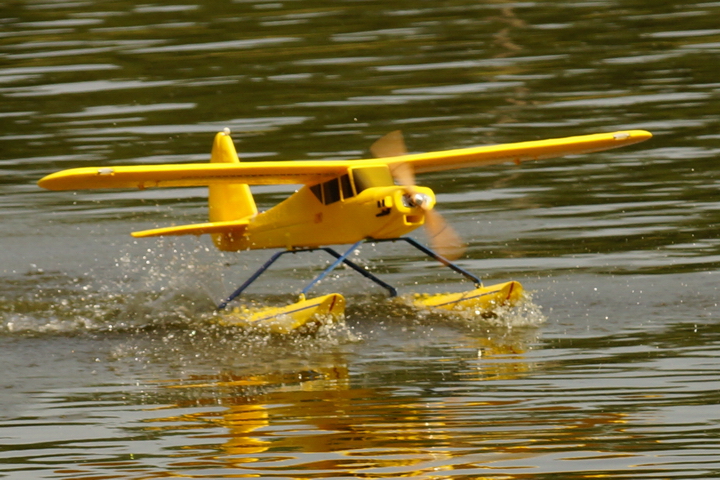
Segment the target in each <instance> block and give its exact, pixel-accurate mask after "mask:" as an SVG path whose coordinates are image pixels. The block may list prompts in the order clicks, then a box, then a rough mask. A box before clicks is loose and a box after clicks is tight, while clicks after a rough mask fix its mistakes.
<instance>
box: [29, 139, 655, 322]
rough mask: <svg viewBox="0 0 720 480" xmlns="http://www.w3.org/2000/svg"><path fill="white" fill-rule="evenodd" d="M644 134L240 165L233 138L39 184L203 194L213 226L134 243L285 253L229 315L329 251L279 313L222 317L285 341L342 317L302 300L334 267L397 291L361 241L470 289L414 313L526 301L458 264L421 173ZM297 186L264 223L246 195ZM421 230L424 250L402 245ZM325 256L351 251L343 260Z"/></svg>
mask: <svg viewBox="0 0 720 480" xmlns="http://www.w3.org/2000/svg"><path fill="white" fill-rule="evenodd" d="M651 137H652V135H651V134H650V133H649V132H646V131H643V130H629V131H618V132H612V133H600V134H593V135H582V136H575V137H566V138H559V139H550V140H539V141H528V142H520V143H512V144H501V145H491V146H480V147H473V148H463V149H457V150H448V151H441V152H430V153H422V154H408V153H407V151H406V148H405V144H404V141H403V140H402V134H401V133H400V132H392V133H390V134H388V135H386V136H385V137H382V138H381V139H379V140H378V141H377V142H375V143H374V144H373V145H372V147H371V149H370V150H371V152H372V154H373V155H374V156H375V157H376V158H372V159H365V160H312V161H261V162H247V161H244V162H241V161H240V159H239V158H238V154H237V152H236V150H235V146H234V143H233V141H232V138H231V137H230V131H229V130H228V129H225V130H224V131H223V132H219V133H218V134H217V135H216V136H215V139H214V142H213V146H212V153H211V155H210V162H209V163H191V164H172V165H144V166H105V167H84V168H74V169H70V170H64V171H60V172H57V173H53V174H50V175H48V176H46V177H44V178H43V179H41V180H40V181H39V182H38V184H39V185H40V186H41V187H43V188H46V189H49V190H76V189H105V188H131V189H140V190H143V189H146V188H155V187H196V186H208V187H209V222H206V223H199V224H193V225H183V226H172V227H163V228H157V229H152V230H145V231H140V232H134V233H132V235H133V236H134V237H138V238H145V237H158V236H165V235H203V234H209V235H211V236H212V239H213V242H214V244H215V246H216V247H217V248H218V249H220V250H222V251H231V252H236V251H242V250H253V249H270V248H272V249H280V250H279V251H278V252H276V253H275V254H274V255H272V256H271V257H270V259H269V260H268V261H267V262H266V263H265V264H264V265H263V266H262V267H260V269H258V270H257V271H256V272H255V273H254V274H253V275H251V276H250V278H248V280H247V281H246V282H245V283H243V284H242V285H241V286H240V287H239V288H237V289H236V290H235V291H234V292H233V293H232V294H231V295H229V296H228V297H227V299H226V300H225V301H223V302H222V303H221V304H220V305H219V306H218V310H226V309H227V307H228V305H229V304H230V303H231V302H233V301H234V300H235V299H237V298H238V297H239V296H240V295H241V294H242V293H243V292H244V291H245V290H246V289H247V287H249V286H250V285H251V284H252V283H253V282H254V281H255V280H257V278H258V277H259V276H260V275H261V274H262V273H263V272H265V271H266V270H267V269H268V268H269V267H270V266H271V265H272V264H273V263H274V262H275V261H276V260H277V259H278V258H280V257H281V256H282V255H284V254H287V253H300V252H308V251H324V252H326V253H328V254H329V255H331V256H332V257H333V258H334V261H333V262H332V263H331V264H330V265H329V266H328V267H327V268H326V269H325V270H323V271H322V272H321V273H320V274H319V275H318V276H317V277H315V278H314V279H312V281H311V282H310V283H309V284H308V285H307V286H306V287H305V288H304V289H303V290H302V291H301V292H300V294H299V298H298V300H297V301H295V302H293V303H291V304H290V305H286V306H281V307H277V306H267V307H260V308H245V307H242V308H241V307H237V308H235V309H233V310H232V311H231V312H228V313H227V314H225V315H223V316H222V318H223V319H224V320H223V321H224V322H225V323H227V324H237V325H243V326H252V327H259V328H262V329H265V330H268V331H271V332H277V333H288V332H292V331H295V330H297V329H301V330H302V329H305V330H309V329H312V327H313V326H316V325H318V324H319V322H326V321H328V319H329V321H334V320H335V319H338V318H341V317H342V316H343V314H344V311H345V299H344V297H343V296H342V295H341V294H339V293H332V294H329V295H322V296H318V297H308V293H309V291H310V290H311V289H312V288H313V287H314V286H315V285H316V284H317V283H318V282H319V281H321V280H322V279H324V278H325V277H326V276H327V275H328V274H329V273H331V272H332V271H333V270H334V269H335V268H337V267H338V266H340V265H345V266H346V267H348V268H350V269H352V270H354V271H356V272H358V273H359V274H361V275H363V276H364V277H365V278H367V279H369V280H371V281H373V282H375V283H377V284H378V285H380V286H381V287H383V288H384V289H386V290H387V292H388V294H389V296H390V297H394V296H396V295H397V290H396V289H395V287H393V286H392V285H389V284H388V283H386V282H385V281H383V280H382V279H380V278H379V277H377V276H376V275H375V274H373V273H372V272H371V271H369V270H368V269H366V268H363V267H361V266H359V265H358V264H356V263H355V262H353V261H351V260H350V259H349V258H348V257H349V256H350V254H351V253H353V252H354V251H356V250H357V249H358V248H359V247H360V246H361V245H362V243H363V242H367V241H371V242H376V243H377V242H386V241H392V242H396V241H404V242H407V243H409V244H410V245H412V246H413V247H415V248H417V249H418V250H420V251H421V252H423V253H424V254H426V255H428V256H430V257H431V258H433V259H435V260H437V261H438V262H440V263H441V264H442V265H445V266H447V267H449V268H451V269H452V270H454V271H455V272H457V273H459V274H461V275H463V276H465V277H466V278H467V279H469V280H470V281H471V282H472V283H473V284H474V288H473V289H472V290H470V291H466V292H461V293H450V294H434V295H416V297H415V300H414V305H415V306H416V307H418V308H429V309H445V310H456V309H465V310H468V309H470V310H472V311H477V312H488V311H492V310H493V309H495V308H497V307H498V306H501V305H512V304H514V303H515V302H517V301H518V300H519V299H520V298H521V296H522V286H521V285H520V283H519V282H516V281H509V282H506V283H501V284H498V285H492V286H484V285H483V284H482V282H481V280H480V279H479V278H478V277H477V276H475V275H474V274H472V273H470V272H468V271H467V270H465V269H463V268H461V267H460V266H459V265H457V264H455V263H453V260H456V259H458V258H460V257H461V256H462V255H463V253H464V245H463V243H462V241H461V240H460V238H459V237H458V235H457V234H456V233H455V231H454V230H453V229H452V228H451V227H450V226H449V225H448V224H447V223H446V222H445V221H444V220H443V219H442V217H441V216H440V214H438V213H437V211H436V210H435V205H436V198H435V194H434V193H433V191H432V190H431V189H429V188H427V187H422V186H418V185H416V182H415V174H416V173H430V172H437V171H442V170H449V169H461V168H472V167H483V166H487V165H493V164H499V163H504V162H515V163H517V164H519V163H521V162H524V161H527V160H540V159H548V158H552V157H560V156H565V155H577V154H586V153H592V152H598V151H602V150H608V149H612V148H618V147H622V146H626V145H631V144H635V143H638V142H642V141H644V140H647V139H649V138H651ZM271 184H296V185H300V184H302V185H303V187H302V188H300V189H299V190H297V191H296V192H295V193H293V194H292V195H290V196H289V197H288V198H287V199H285V200H284V201H282V202H280V203H279V204H277V205H275V206H273V207H272V208H270V209H268V210H267V211H264V212H259V211H258V209H257V207H256V205H255V201H254V199H253V196H252V193H251V191H250V187H249V186H250V185H271ZM423 225H424V226H425V228H426V229H427V233H428V237H429V239H430V245H431V248H429V247H426V246H424V245H422V244H420V243H419V242H417V241H416V240H414V239H413V238H411V237H407V236H406V235H407V234H408V233H410V232H412V231H413V230H415V229H417V228H419V227H421V226H423ZM332 245H350V247H349V248H348V249H347V250H345V251H344V252H342V253H340V252H338V251H337V250H335V249H334V248H331V246H332Z"/></svg>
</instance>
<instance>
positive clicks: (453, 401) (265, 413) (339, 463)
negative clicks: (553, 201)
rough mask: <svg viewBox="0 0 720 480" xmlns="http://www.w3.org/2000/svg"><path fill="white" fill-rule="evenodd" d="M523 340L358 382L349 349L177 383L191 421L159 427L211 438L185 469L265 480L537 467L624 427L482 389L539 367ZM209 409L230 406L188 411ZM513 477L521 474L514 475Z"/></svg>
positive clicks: (617, 416) (619, 419)
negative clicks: (270, 368) (544, 458)
mask: <svg viewBox="0 0 720 480" xmlns="http://www.w3.org/2000/svg"><path fill="white" fill-rule="evenodd" d="M518 335H519V338H517V337H516V338H515V339H513V338H510V337H505V338H498V337H495V336H494V335H492V334H490V335H489V336H488V337H487V338H482V339H480V338H478V339H472V340H473V343H472V344H471V345H464V346H463V350H462V351H465V352H472V351H473V350H475V351H476V352H478V351H480V350H482V352H483V354H482V356H477V355H475V356H470V357H469V358H465V359H463V361H458V362H452V363H448V362H435V363H432V364H428V365H427V368H425V369H423V370H417V369H410V370H402V369H400V370H398V369H397V368H393V369H392V370H387V371H383V370H377V371H370V370H369V371H368V372H367V373H365V374H363V376H362V377H358V376H355V377H354V376H351V373H350V371H349V370H348V368H347V366H346V364H345V360H344V358H343V355H341V354H338V355H335V356H333V357H331V358H326V360H325V361H320V362H315V363H313V362H312V361H311V363H310V364H309V365H308V366H307V367H306V368H303V369H298V370H292V371H284V372H272V373H266V374H257V375H244V374H234V373H230V372H225V373H222V374H219V375H216V376H202V377H194V378H189V379H184V380H177V381H174V382H170V383H172V384H171V385H166V387H167V390H166V392H168V391H171V392H174V393H171V395H173V396H175V397H176V398H177V403H176V408H178V409H179V410H180V411H181V412H182V413H181V415H179V416H171V417H165V418H158V419H154V420H153V421H152V423H151V424H149V428H151V429H153V428H154V427H153V424H158V425H162V427H159V428H164V429H168V430H170V431H172V430H173V429H175V428H181V429H183V431H185V432H188V431H193V429H196V431H197V432H198V433H197V434H196V435H192V438H194V439H196V440H198V441H205V442H206V443H196V444H195V445H194V446H188V448H185V449H182V450H181V451H180V453H179V458H178V459H177V466H183V465H191V466H192V468H193V470H194V471H195V472H196V473H198V474H200V475H201V474H202V472H203V469H212V470H214V471H216V472H222V473H223V474H225V475H227V476H233V475H238V476H258V477H261V478H262V477H274V476H278V475H282V476H286V477H295V476H297V477H303V478H305V477H306V476H307V475H318V476H325V475H327V476H331V477H354V476H358V477H366V476H370V477H373V478H398V477H407V476H427V475H432V474H434V475H444V474H456V473H459V472H460V471H462V473H463V474H464V475H467V474H471V473H469V472H470V471H471V470H472V469H475V473H480V472H482V471H484V469H485V468H494V467H493V465H502V464H503V462H510V461H517V460H523V461H525V460H527V461H529V462H531V460H528V459H532V458H534V457H538V456H541V455H544V454H546V453H547V451H546V448H547V443H545V442H551V441H552V442H556V443H559V444H564V445H577V444H583V443H587V444H588V445H592V444H593V443H592V442H593V438H594V437H599V436H603V435H607V434H609V431H612V432H615V433H617V432H618V431H619V430H620V429H622V424H623V422H624V421H625V420H624V418H625V417H624V414H623V413H617V412H590V413H588V412H585V411H580V410H577V409H575V408H573V407H569V406H564V405H554V404H550V402H545V401H544V402H538V401H537V399H536V398H528V397H526V396H523V394H522V393H521V392H518V394H517V395H516V396H513V397H512V398H511V397H507V398H503V397H502V395H494V394H487V395H485V394H483V391H484V389H485V388H493V385H494V384H495V382H497V381H501V382H508V381H511V382H512V381H516V382H517V381H519V380H521V379H522V378H523V377H524V376H525V375H526V374H528V373H530V371H531V370H532V369H533V368H534V367H533V365H532V364H531V363H529V362H528V360H527V358H525V356H524V349H525V347H524V344H525V342H532V341H534V340H533V339H532V338H528V337H527V336H526V337H525V338H523V337H522V333H519V332H518ZM526 335H531V336H532V335H534V333H533V332H531V331H529V332H526ZM408 353H409V354H411V352H408ZM449 365H457V366H458V370H457V371H453V370H452V367H450V369H448V368H449ZM460 365H462V366H461V367H460ZM473 366H475V368H474V369H473V368H472V367H473ZM356 375H357V374H356ZM353 377H354V378H353ZM384 377H387V379H384ZM163 383H165V382H163ZM458 389H459V390H458ZM449 391H453V392H455V393H453V394H452V395H450V394H448V393H447V392H449ZM493 391H494V390H493ZM459 392H463V393H459ZM198 403H206V404H207V405H208V406H209V407H210V406H217V407H219V409H218V408H212V409H210V410H207V409H204V408H202V407H199V408H188V407H194V406H195V405H197V404H198ZM186 434H187V433H186ZM618 434H620V433H618ZM536 444H537V445H538V446H537V448H535V447H534V445H536ZM193 452H196V453H195V454H193ZM218 469H219V470H218ZM503 473H504V475H505V476H506V478H515V477H514V473H515V472H514V471H508V470H505V471H504V472H503ZM520 473H521V472H517V474H518V475H520Z"/></svg>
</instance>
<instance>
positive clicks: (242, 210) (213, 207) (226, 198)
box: [208, 129, 257, 251]
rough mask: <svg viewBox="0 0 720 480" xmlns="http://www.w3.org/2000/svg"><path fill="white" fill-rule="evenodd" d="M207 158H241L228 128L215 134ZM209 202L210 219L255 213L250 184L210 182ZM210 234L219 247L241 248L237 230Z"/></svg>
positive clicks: (218, 160)
mask: <svg viewBox="0 0 720 480" xmlns="http://www.w3.org/2000/svg"><path fill="white" fill-rule="evenodd" d="M210 162H211V163H239V162H240V159H239V158H238V154H237V151H236V150H235V145H234V144H233V141H232V138H230V131H229V130H228V129H225V131H223V132H220V133H218V134H217V135H215V140H214V142H213V147H212V154H211V155H210ZM208 204H209V205H208V206H209V216H210V222H231V221H236V220H241V219H244V218H248V217H253V216H255V215H256V214H257V207H256V206H255V200H254V199H253V196H252V193H251V192H250V187H249V186H248V185H246V184H231V185H211V186H210V187H209V194H208ZM212 238H213V242H214V243H215V246H216V247H217V248H218V249H219V250H223V251H237V250H239V249H240V242H241V240H242V238H241V237H240V236H239V235H238V234H236V233H232V232H224V233H213V234H212Z"/></svg>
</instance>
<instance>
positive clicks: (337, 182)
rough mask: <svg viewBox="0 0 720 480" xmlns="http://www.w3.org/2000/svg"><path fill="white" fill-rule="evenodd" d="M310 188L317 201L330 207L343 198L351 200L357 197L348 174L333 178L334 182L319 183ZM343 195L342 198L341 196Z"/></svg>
mask: <svg viewBox="0 0 720 480" xmlns="http://www.w3.org/2000/svg"><path fill="white" fill-rule="evenodd" d="M309 188H310V191H311V192H312V193H313V194H314V195H315V196H316V197H317V199H318V200H319V201H320V202H321V203H324V204H325V205H330V204H331V203H335V202H338V201H340V200H341V198H342V199H346V198H351V197H353V196H354V195H355V192H354V191H353V187H352V183H351V182H350V175H348V174H347V173H346V174H345V175H342V176H341V177H339V178H333V179H332V180H328V181H327V182H323V183H318V184H317V185H313V186H311V187H309ZM341 194H342V197H341V196H340V195H341Z"/></svg>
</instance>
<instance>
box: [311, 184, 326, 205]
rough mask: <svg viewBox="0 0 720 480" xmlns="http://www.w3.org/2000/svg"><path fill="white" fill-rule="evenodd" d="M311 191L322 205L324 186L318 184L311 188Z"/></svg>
mask: <svg viewBox="0 0 720 480" xmlns="http://www.w3.org/2000/svg"><path fill="white" fill-rule="evenodd" d="M310 191H311V192H313V193H314V194H315V196H316V197H317V199H318V200H319V201H320V203H322V201H323V200H322V184H321V183H318V184H317V185H313V186H312V187H310Z"/></svg>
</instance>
